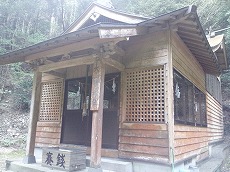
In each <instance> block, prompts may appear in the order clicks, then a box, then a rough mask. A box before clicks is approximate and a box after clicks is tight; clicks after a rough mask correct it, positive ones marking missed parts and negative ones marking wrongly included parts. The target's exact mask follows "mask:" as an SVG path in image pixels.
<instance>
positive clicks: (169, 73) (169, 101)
mask: <svg viewBox="0 0 230 172" xmlns="http://www.w3.org/2000/svg"><path fill="white" fill-rule="evenodd" d="M171 34H172V33H171V31H170V30H168V31H167V36H168V64H166V66H165V70H166V71H165V72H166V105H167V106H166V111H167V116H168V119H167V121H168V133H169V162H170V164H171V165H172V170H174V158H175V155H174V103H173V102H174V100H173V62H172V60H173V56H172V45H171V44H172V40H171Z"/></svg>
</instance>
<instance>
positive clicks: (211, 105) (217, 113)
mask: <svg viewBox="0 0 230 172" xmlns="http://www.w3.org/2000/svg"><path fill="white" fill-rule="evenodd" d="M207 119H208V133H209V135H208V140H209V143H214V142H217V141H220V140H221V139H223V134H224V123H223V109H222V105H221V104H220V103H219V102H218V101H217V100H216V99H214V98H213V97H212V96H211V95H210V94H209V93H207Z"/></svg>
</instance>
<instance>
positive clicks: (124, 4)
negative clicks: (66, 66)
mask: <svg viewBox="0 0 230 172" xmlns="http://www.w3.org/2000/svg"><path fill="white" fill-rule="evenodd" d="M91 2H92V0H0V53H1V54H2V53H6V52H9V51H13V50H16V49H19V48H23V47H26V46H28V45H31V44H35V43H38V42H40V41H43V40H46V39H49V38H52V37H55V36H58V35H60V34H61V33H62V32H63V31H64V30H65V29H66V28H67V27H68V26H69V25H70V24H71V23H72V22H73V21H74V20H75V19H76V18H77V17H79V16H80V15H81V13H82V12H83V11H84V10H85V9H86V8H87V7H88V6H89V4H90V3H91ZM97 2H99V3H102V4H103V5H110V6H112V7H113V8H116V9H119V10H121V11H125V12H130V13H134V14H140V15H144V16H150V17H154V16H159V15H161V14H164V13H167V12H170V11H173V10H176V9H179V8H182V7H185V6H188V5H191V4H194V5H197V7H198V14H199V16H200V20H201V23H202V25H203V28H204V30H205V32H206V33H207V34H208V33H210V32H213V31H218V30H221V29H225V28H228V27H230V8H229V7H230V1H229V0H203V1H200V0H165V1H161V0H98V1H97ZM216 34H225V35H226V43H227V49H228V50H227V52H228V55H230V29H226V30H223V31H218V32H216ZM0 78H1V82H0V104H3V103H6V102H10V103H11V104H12V107H13V108H12V109H17V110H28V109H29V100H30V92H31V85H32V83H31V82H32V75H31V69H30V67H29V66H28V65H27V64H24V63H19V64H13V65H6V66H0ZM222 87H223V99H224V105H225V106H224V108H225V110H229V111H230V70H227V71H225V72H224V74H223V76H222Z"/></svg>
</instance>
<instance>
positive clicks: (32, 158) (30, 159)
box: [22, 155, 36, 164]
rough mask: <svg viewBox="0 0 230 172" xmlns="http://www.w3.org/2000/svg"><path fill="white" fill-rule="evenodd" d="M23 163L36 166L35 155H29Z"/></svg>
mask: <svg viewBox="0 0 230 172" xmlns="http://www.w3.org/2000/svg"><path fill="white" fill-rule="evenodd" d="M22 162H23V163H24V164H34V163H36V158H35V156H34V155H28V156H26V157H25V158H24V159H23V161H22Z"/></svg>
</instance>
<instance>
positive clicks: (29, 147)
mask: <svg viewBox="0 0 230 172" xmlns="http://www.w3.org/2000/svg"><path fill="white" fill-rule="evenodd" d="M41 81H42V73H41V72H38V71H35V72H34V78H33V89H32V97H31V105H30V121H29V127H28V135H27V144H26V157H25V158H24V160H23V162H24V163H27V164H31V163H36V159H35V156H34V148H35V138H36V128H37V121H38V117H39V109H40V95H41Z"/></svg>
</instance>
